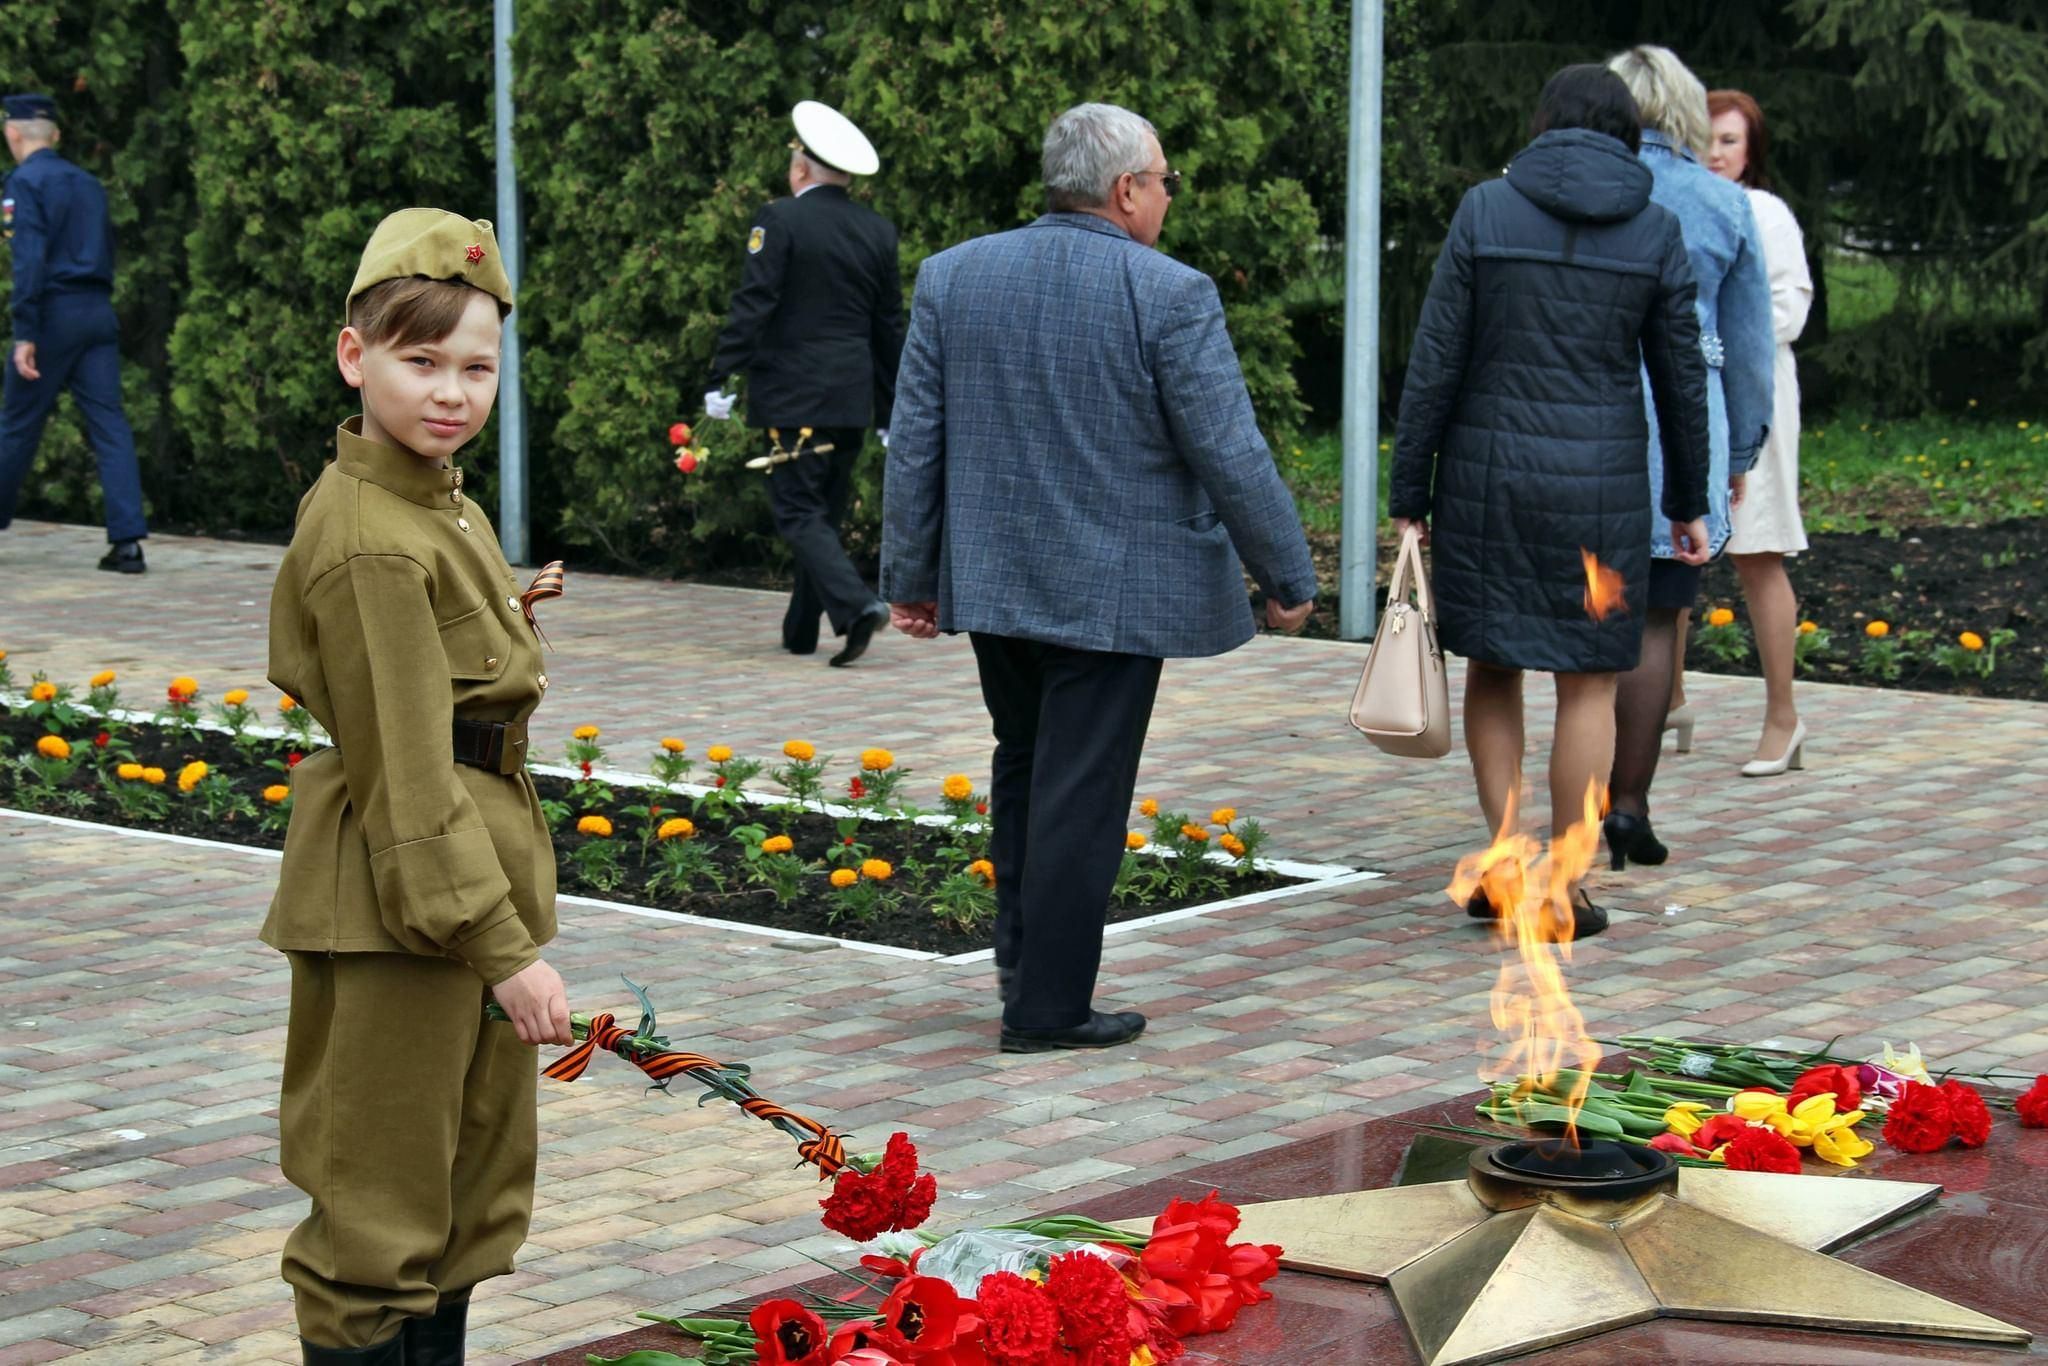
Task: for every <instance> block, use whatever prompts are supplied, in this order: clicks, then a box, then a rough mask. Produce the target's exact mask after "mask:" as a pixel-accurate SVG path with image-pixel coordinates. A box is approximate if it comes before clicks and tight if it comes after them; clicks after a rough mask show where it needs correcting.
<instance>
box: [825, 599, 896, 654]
mask: <svg viewBox="0 0 2048 1366" xmlns="http://www.w3.org/2000/svg"><path fill="white" fill-rule="evenodd" d="M888 624H889V607H888V604H886V603H880V602H878V603H876V604H875V605H874V606H873V607H870V608H868V610H867V611H865V612H862V613H861V614H860V615H859V616H857V617H855V618H854V619H853V623H852V624H851V625H850V626H848V627H847V628H846V644H844V645H842V646H840V647H839V653H838V654H836V655H834V656H832V658H831V660H830V663H831V665H832V667H833V668H835V669H843V668H845V667H846V666H847V665H849V664H851V663H853V661H854V660H856V659H859V658H860V657H861V656H862V655H864V654H866V653H867V652H868V642H869V641H871V640H873V639H874V638H875V632H877V631H879V630H881V629H882V628H883V627H884V626H886V625H888Z"/></svg>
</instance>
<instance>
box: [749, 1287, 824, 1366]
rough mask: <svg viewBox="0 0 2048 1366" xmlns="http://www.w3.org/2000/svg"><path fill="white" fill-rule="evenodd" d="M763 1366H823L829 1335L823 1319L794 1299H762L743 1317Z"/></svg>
mask: <svg viewBox="0 0 2048 1366" xmlns="http://www.w3.org/2000/svg"><path fill="white" fill-rule="evenodd" d="M747 1326H748V1327H750V1328H752V1329H753V1330H754V1338H755V1344H756V1345H755V1348H754V1350H755V1352H756V1354H757V1356H758V1359H759V1360H760V1361H761V1362H762V1363H763V1366H826V1364H827V1363H828V1362H829V1361H830V1360H831V1358H830V1356H829V1355H828V1354H827V1353H828V1349H829V1346H830V1344H831V1337H830V1335H829V1334H827V1333H826V1331H825V1321H824V1320H823V1319H821V1318H819V1317H818V1316H817V1315H816V1314H813V1313H812V1312H811V1311H810V1310H808V1309H806V1308H804V1307H803V1306H802V1305H801V1304H798V1303H797V1302H796V1301H795V1300H764V1301H762V1302H761V1303H760V1304H758V1305H756V1306H755V1307H754V1312H753V1313H752V1314H751V1315H749V1316H748V1318H747Z"/></svg>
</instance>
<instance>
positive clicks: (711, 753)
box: [704, 745, 732, 764]
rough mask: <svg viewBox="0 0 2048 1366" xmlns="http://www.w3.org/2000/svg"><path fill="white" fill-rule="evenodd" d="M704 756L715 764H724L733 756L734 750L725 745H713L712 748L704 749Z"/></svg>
mask: <svg viewBox="0 0 2048 1366" xmlns="http://www.w3.org/2000/svg"><path fill="white" fill-rule="evenodd" d="M704 757H705V758H707V759H709V760H710V761H711V762H712V763H714V764H722V763H724V762H725V761H726V760H728V759H730V758H732V750H731V749H729V748H727V747H726V746H724V745H713V746H712V747H711V748H710V749H707V750H705V751H704Z"/></svg>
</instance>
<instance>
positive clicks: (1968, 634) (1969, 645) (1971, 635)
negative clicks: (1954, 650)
mask: <svg viewBox="0 0 2048 1366" xmlns="http://www.w3.org/2000/svg"><path fill="white" fill-rule="evenodd" d="M1956 643H1957V644H1958V645H1961V646H1962V647H1963V648H1964V649H1965V650H1981V649H1983V648H1984V637H1982V636H1980V635H1978V634H1977V633H1976V632H1975V631H1965V632H1963V633H1962V634H1961V635H1959V636H1957V637H1956Z"/></svg>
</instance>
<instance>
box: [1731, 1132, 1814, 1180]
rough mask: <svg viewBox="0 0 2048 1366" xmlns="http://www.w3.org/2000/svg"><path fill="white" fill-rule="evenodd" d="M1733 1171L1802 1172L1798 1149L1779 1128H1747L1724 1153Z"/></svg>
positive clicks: (1792, 1173)
mask: <svg viewBox="0 0 2048 1366" xmlns="http://www.w3.org/2000/svg"><path fill="white" fill-rule="evenodd" d="M1722 1160H1723V1161H1724V1162H1726V1163H1727V1166H1728V1170H1729V1171H1731V1172H1785V1173H1788V1174H1790V1175H1794V1176H1796V1175H1798V1173H1799V1149H1797V1148H1795V1147H1793V1146H1792V1145H1791V1143H1789V1142H1788V1141H1786V1138H1785V1136H1784V1135H1783V1134H1781V1133H1779V1132H1778V1131H1777V1130H1776V1129H1744V1130H1743V1131H1742V1132H1741V1133H1739V1134H1737V1135H1736V1136H1735V1137H1734V1138H1733V1139H1731V1140H1729V1143H1728V1151H1727V1152H1726V1153H1724V1154H1722Z"/></svg>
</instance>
